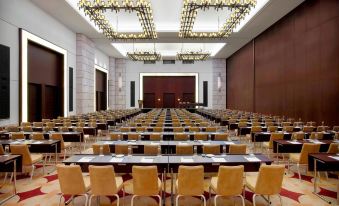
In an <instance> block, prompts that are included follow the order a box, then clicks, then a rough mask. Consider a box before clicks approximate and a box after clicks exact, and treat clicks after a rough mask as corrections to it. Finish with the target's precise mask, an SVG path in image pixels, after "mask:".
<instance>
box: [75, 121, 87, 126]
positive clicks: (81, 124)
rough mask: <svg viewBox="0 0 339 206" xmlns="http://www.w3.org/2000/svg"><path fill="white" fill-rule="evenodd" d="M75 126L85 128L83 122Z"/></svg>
mask: <svg viewBox="0 0 339 206" xmlns="http://www.w3.org/2000/svg"><path fill="white" fill-rule="evenodd" d="M76 126H77V127H84V126H85V122H77V123H76Z"/></svg>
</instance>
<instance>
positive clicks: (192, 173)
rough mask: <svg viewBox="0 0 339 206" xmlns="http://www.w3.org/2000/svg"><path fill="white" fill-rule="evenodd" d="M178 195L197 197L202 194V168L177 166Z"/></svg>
mask: <svg viewBox="0 0 339 206" xmlns="http://www.w3.org/2000/svg"><path fill="white" fill-rule="evenodd" d="M177 193H178V195H190V196H198V195H202V194H203V193H204V167H203V166H201V165H199V166H183V165H180V166H179V171H178V191H177Z"/></svg>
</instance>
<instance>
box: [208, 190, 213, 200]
mask: <svg viewBox="0 0 339 206" xmlns="http://www.w3.org/2000/svg"><path fill="white" fill-rule="evenodd" d="M211 196H212V195H211V186H209V187H208V199H209V200H210V201H211Z"/></svg>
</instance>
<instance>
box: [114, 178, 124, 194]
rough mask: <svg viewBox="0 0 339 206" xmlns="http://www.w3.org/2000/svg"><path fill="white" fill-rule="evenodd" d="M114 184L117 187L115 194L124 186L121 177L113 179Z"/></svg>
mask: <svg viewBox="0 0 339 206" xmlns="http://www.w3.org/2000/svg"><path fill="white" fill-rule="evenodd" d="M115 183H116V185H117V192H119V191H120V190H121V188H122V187H123V186H124V180H123V179H122V177H115Z"/></svg>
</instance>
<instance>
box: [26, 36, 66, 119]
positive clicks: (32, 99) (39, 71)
mask: <svg viewBox="0 0 339 206" xmlns="http://www.w3.org/2000/svg"><path fill="white" fill-rule="evenodd" d="M62 112H63V56H62V55H61V54H59V53H57V52H55V51H52V50H49V49H47V48H45V47H43V46H41V45H38V44H36V43H34V42H29V43H28V120H29V121H41V119H42V118H49V119H51V118H57V117H58V116H62Z"/></svg>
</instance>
